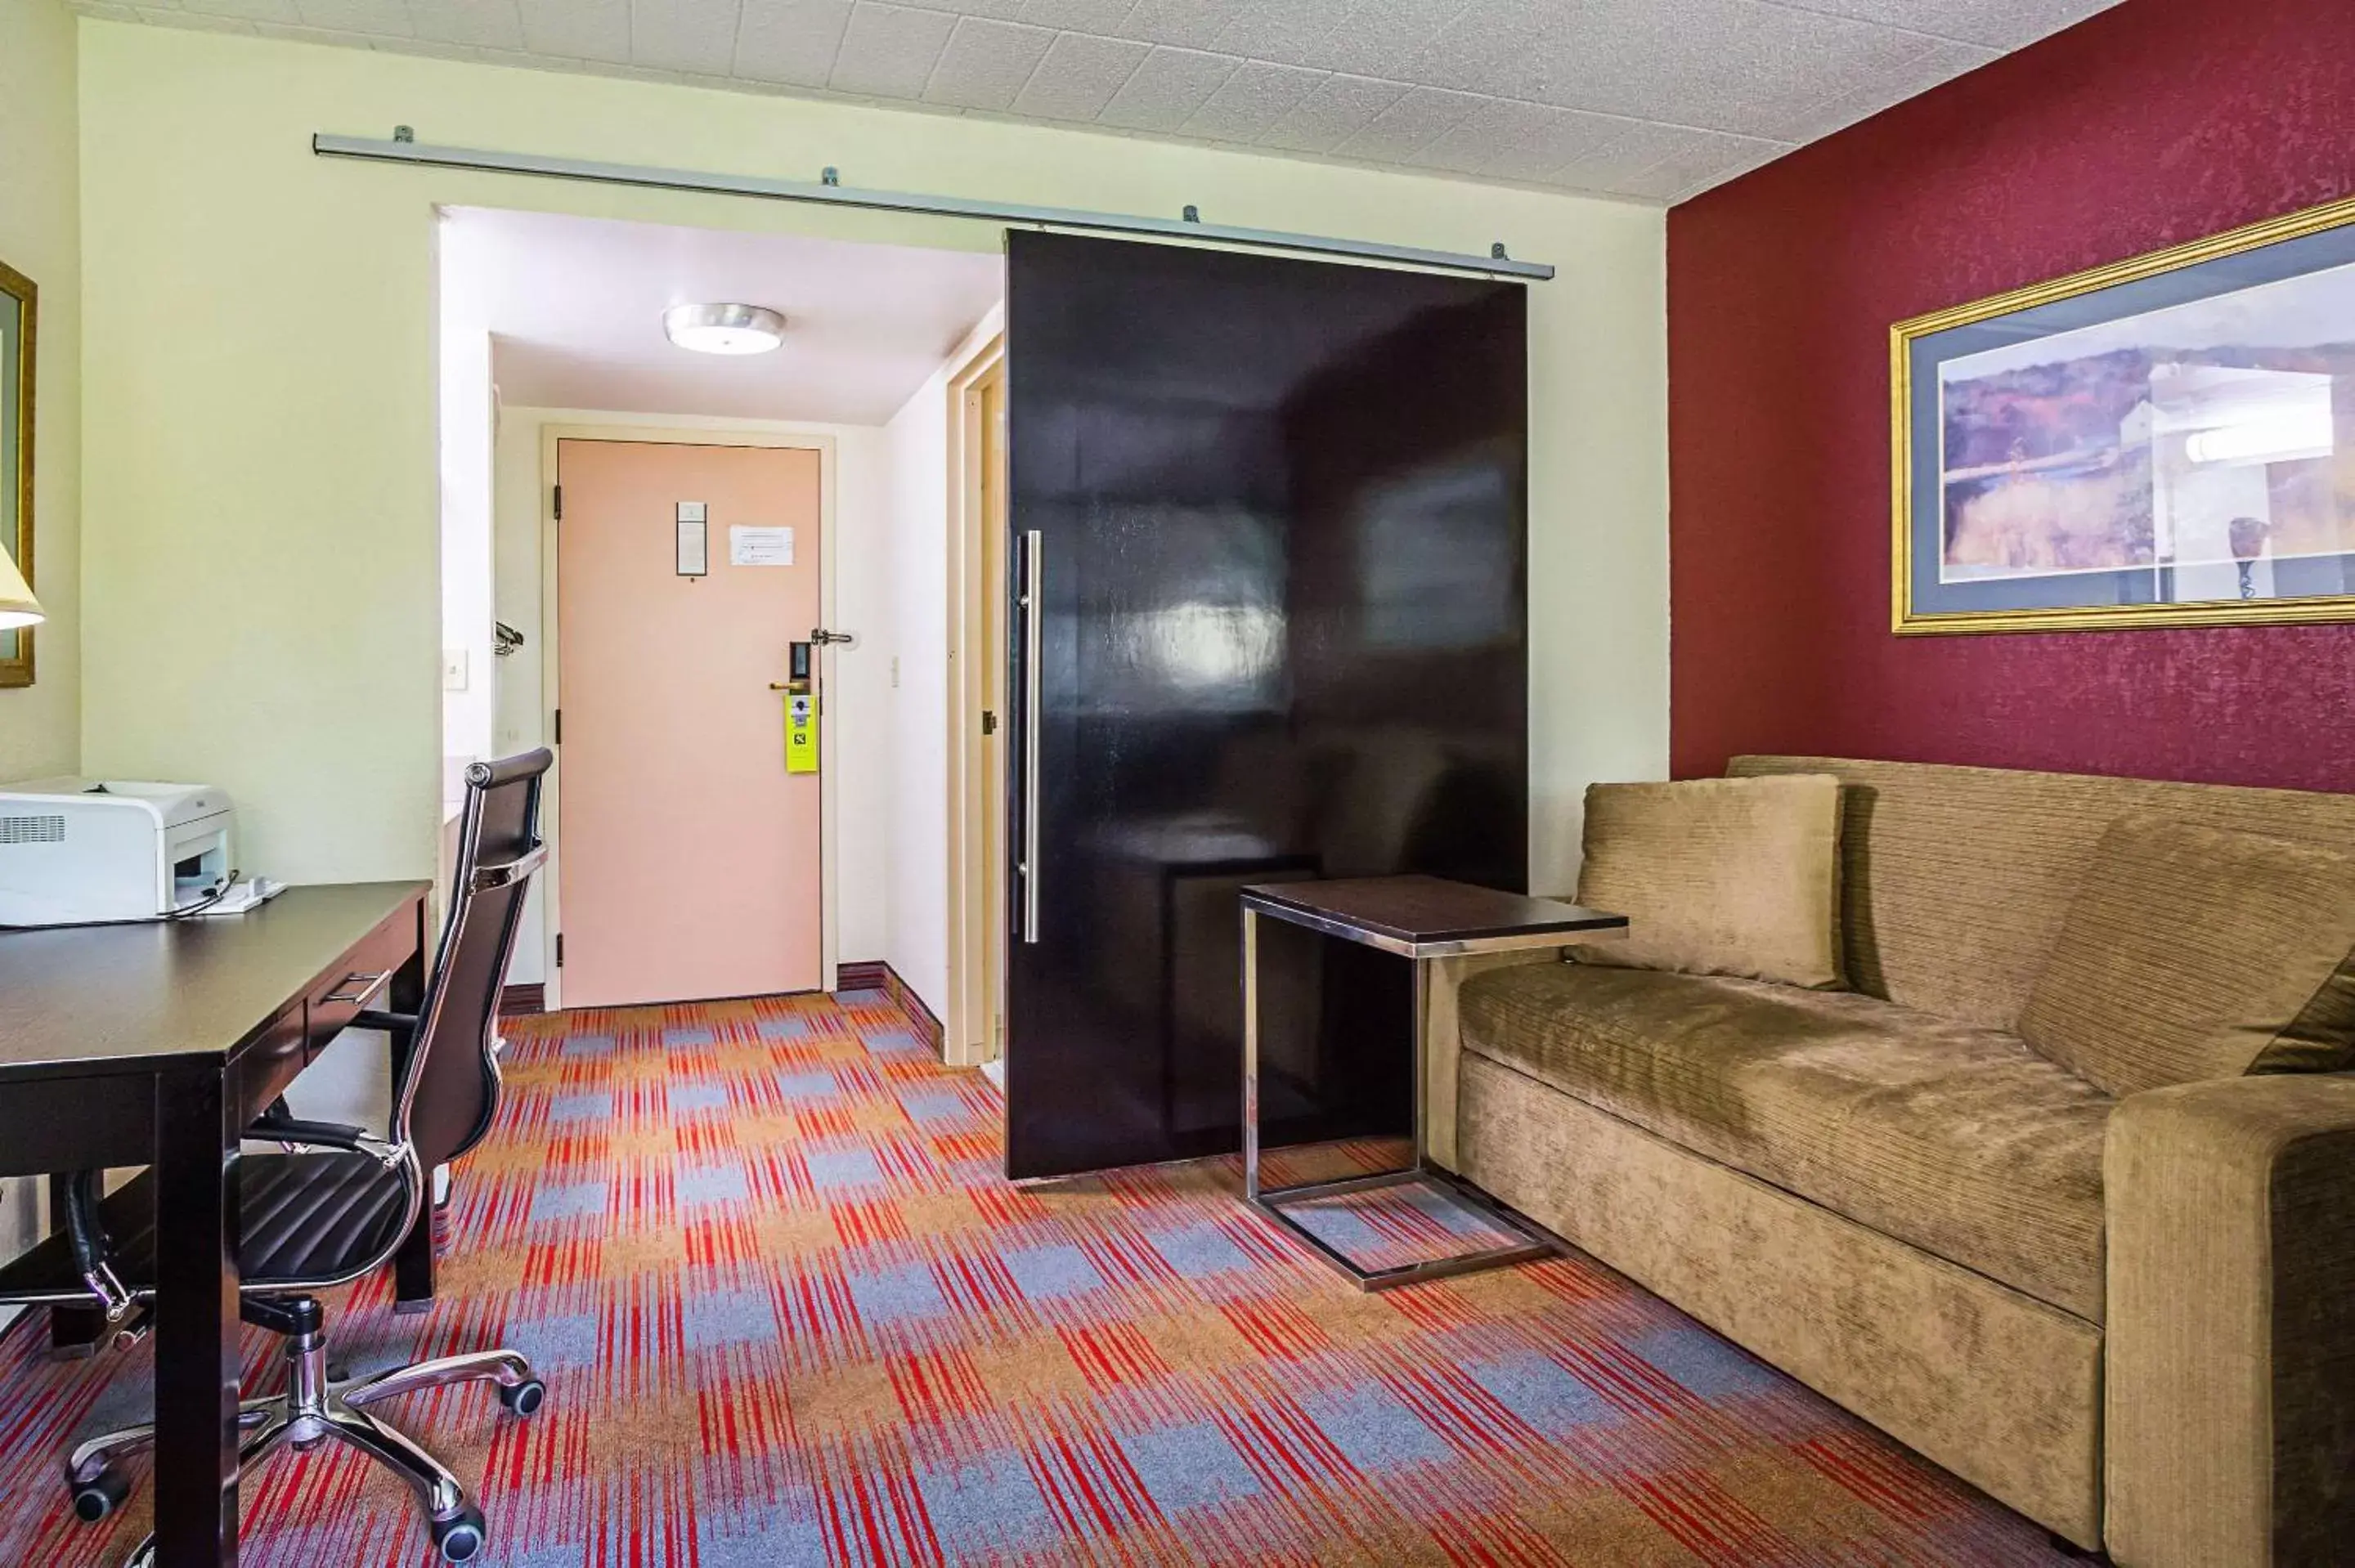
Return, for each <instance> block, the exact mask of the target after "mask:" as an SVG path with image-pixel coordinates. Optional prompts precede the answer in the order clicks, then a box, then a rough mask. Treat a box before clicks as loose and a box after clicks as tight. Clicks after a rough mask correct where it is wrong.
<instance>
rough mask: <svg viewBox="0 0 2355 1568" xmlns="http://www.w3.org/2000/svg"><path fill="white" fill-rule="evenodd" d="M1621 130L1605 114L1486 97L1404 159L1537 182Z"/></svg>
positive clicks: (1603, 144)
mask: <svg viewBox="0 0 2355 1568" xmlns="http://www.w3.org/2000/svg"><path fill="white" fill-rule="evenodd" d="M1626 131H1627V122H1625V121H1624V120H1617V119H1613V118H1611V117H1610V116H1607V115H1602V114H1582V113H1580V112H1579V111H1577V110H1575V109H1551V108H1548V107H1547V106H1545V105H1543V104H1538V103H1519V102H1515V101H1512V100H1509V99H1502V98H1487V99H1482V100H1481V101H1479V104H1478V106H1477V107H1476V108H1475V109H1474V110H1473V111H1472V112H1471V113H1470V114H1468V115H1466V116H1465V118H1464V120H1463V122H1461V123H1459V124H1458V125H1457V126H1456V127H1455V129H1454V130H1453V131H1450V132H1447V133H1446V134H1445V135H1444V136H1441V137H1439V138H1438V139H1437V140H1436V141H1434V142H1433V143H1431V144H1430V145H1428V146H1426V147H1424V148H1423V150H1422V151H1420V152H1418V153H1415V154H1411V155H1410V156H1409V157H1408V159H1407V160H1406V161H1407V162H1409V163H1412V164H1415V165H1416V166H1417V167H1420V168H1428V169H1444V170H1445V171H1447V172H1448V173H1451V174H1459V175H1476V176H1478V177H1480V178H1482V179H1491V180H1518V181H1521V182H1524V183H1526V184H1530V185H1543V184H1546V183H1547V182H1549V181H1550V180H1551V179H1552V178H1553V176H1554V172H1555V171H1556V170H1558V169H1560V168H1561V167H1562V166H1563V165H1564V164H1570V163H1573V162H1575V161H1577V160H1578V159H1580V158H1584V157H1590V156H1592V155H1593V154H1596V153H1598V152H1600V151H1601V150H1602V149H1604V148H1605V147H1608V146H1609V145H1610V144H1611V143H1614V142H1615V141H1617V140H1619V139H1620V138H1621V137H1623V136H1625V134H1626Z"/></svg>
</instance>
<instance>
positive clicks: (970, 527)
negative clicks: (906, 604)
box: [941, 329, 1007, 1067]
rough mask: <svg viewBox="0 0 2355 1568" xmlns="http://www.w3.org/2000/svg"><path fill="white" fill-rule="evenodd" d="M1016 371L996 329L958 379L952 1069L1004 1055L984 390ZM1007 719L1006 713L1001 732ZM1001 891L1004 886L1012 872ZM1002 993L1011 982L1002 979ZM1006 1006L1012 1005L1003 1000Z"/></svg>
mask: <svg viewBox="0 0 2355 1568" xmlns="http://www.w3.org/2000/svg"><path fill="white" fill-rule="evenodd" d="M1005 373H1006V334H1005V332H1004V331H1003V329H1000V330H999V331H996V332H995V333H992V334H990V335H989V337H988V338H986V340H985V341H984V342H983V343H982V344H981V345H980V346H979V347H978V348H976V349H975V350H974V351H973V352H972V353H971V354H970V355H966V356H965V357H964V359H963V361H962V363H960V364H958V365H957V366H956V368H955V370H954V371H953V372H952V373H951V374H950V376H949V380H948V387H947V393H946V395H947V397H948V433H949V440H948V474H947V483H948V494H949V504H948V531H947V537H946V539H945V540H944V541H943V544H944V546H945V549H946V551H947V556H948V599H949V602H948V633H949V634H948V650H949V671H948V677H949V679H948V736H947V742H948V744H947V756H948V768H949V777H948V817H949V821H948V852H949V853H948V867H947V870H948V914H949V929H948V1017H947V1018H946V1019H944V1020H943V1021H942V1023H943V1027H942V1036H941V1056H942V1059H943V1061H944V1062H945V1063H946V1064H947V1065H950V1066H952V1067H977V1066H979V1065H982V1064H983V1063H984V1062H986V1061H990V1060H993V1059H995V1058H996V1054H997V1053H996V1050H995V1049H993V1044H994V1043H993V1042H992V1041H991V1039H990V1037H989V1033H988V1018H989V1012H990V1002H991V998H992V994H993V991H992V987H991V984H990V976H989V973H988V965H987V960H986V954H987V952H988V950H989V948H988V942H987V937H986V927H985V924H984V923H985V922H986V921H989V920H994V919H997V918H999V917H1000V915H1001V912H1002V909H1003V904H1002V900H1000V899H998V898H996V897H993V896H992V893H991V886H992V880H993V879H992V877H991V874H990V873H991V868H990V867H989V866H988V865H987V864H986V863H984V857H983V854H982V845H983V843H984V842H985V832H984V827H983V821H982V818H983V813H985V812H986V811H987V810H989V779H988V778H987V777H986V770H985V769H984V768H983V766H982V746H981V715H982V711H983V709H984V708H986V707H987V706H988V695H989V685H988V677H989V669H988V666H989V661H988V659H987V657H986V653H987V650H986V648H984V647H983V646H982V641H983V635H984V628H985V627H986V625H987V622H986V620H985V619H984V617H983V613H982V603H983V596H984V595H985V594H986V593H989V592H991V591H993V589H992V588H991V585H989V584H987V583H986V582H984V581H983V580H982V575H983V574H982V561H983V558H984V552H983V549H982V543H981V529H982V526H983V523H984V519H985V518H986V515H987V512H986V507H985V505H984V503H983V498H982V483H983V475H982V470H981V454H982V450H983V449H982V439H981V395H980V392H981V386H982V384H983V383H984V382H986V381H987V380H988V379H989V378H990V377H992V376H1004V375H1005ZM1006 716H1007V715H1004V714H1000V715H998V722H999V726H1000V730H1001V733H1002V732H1003V729H1004V725H1005V721H1006ZM998 871H999V876H1000V880H999V883H998V885H999V887H1000V889H1001V891H1002V888H1003V882H1002V877H1003V872H1004V868H1003V867H999V868H998ZM999 981H1000V987H999V989H1000V990H1002V986H1003V977H1002V976H1000V977H999ZM1001 1000H1002V999H1001Z"/></svg>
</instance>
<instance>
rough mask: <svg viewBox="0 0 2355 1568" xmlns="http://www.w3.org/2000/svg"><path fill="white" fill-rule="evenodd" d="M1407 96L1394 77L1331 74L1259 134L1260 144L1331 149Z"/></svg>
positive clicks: (1311, 150)
mask: <svg viewBox="0 0 2355 1568" xmlns="http://www.w3.org/2000/svg"><path fill="white" fill-rule="evenodd" d="M1405 96H1406V89H1405V88H1403V87H1401V86H1400V85H1399V84H1398V83H1397V82H1394V81H1377V80H1375V79H1373V78H1372V77H1369V76H1342V75H1339V74H1335V75H1332V76H1328V77H1327V78H1325V79H1324V80H1322V81H1320V82H1318V83H1317V84H1316V91H1314V92H1312V93H1310V94H1309V95H1308V96H1307V97H1305V98H1304V99H1302V100H1301V101H1299V102H1298V103H1296V104H1295V105H1293V107H1292V111H1291V112H1289V113H1287V114H1286V115H1284V118H1283V119H1281V120H1279V121H1277V122H1275V123H1274V124H1273V125H1272V126H1270V127H1269V128H1268V131H1267V133H1266V134H1265V135H1263V136H1262V137H1260V138H1259V145H1261V146H1263V147H1278V148H1282V149H1284V151H1286V152H1293V153H1329V152H1331V151H1332V150H1333V149H1334V148H1336V147H1337V146H1339V145H1340V144H1341V143H1344V142H1346V141H1348V139H1349V138H1350V137H1352V136H1354V135H1356V134H1357V133H1358V132H1360V131H1363V130H1364V129H1365V128H1366V127H1367V126H1369V125H1370V124H1372V123H1373V122H1374V116H1376V115H1377V114H1380V112H1381V111H1383V110H1385V109H1388V108H1389V107H1390V106H1391V104H1393V103H1396V102H1397V101H1399V100H1400V99H1401V98H1403V97H1405Z"/></svg>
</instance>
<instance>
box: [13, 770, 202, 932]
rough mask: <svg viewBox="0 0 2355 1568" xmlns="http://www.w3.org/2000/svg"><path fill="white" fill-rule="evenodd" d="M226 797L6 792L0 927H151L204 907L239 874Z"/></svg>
mask: <svg viewBox="0 0 2355 1568" xmlns="http://www.w3.org/2000/svg"><path fill="white" fill-rule="evenodd" d="M234 829H235V818H234V816H233V814H232V812H231V811H230V809H229V795H228V793H227V792H226V791H224V790H220V789H213V788H212V787H211V786H209V785H205V784H148V783H140V782H137V781H134V780H125V779H31V780H28V781H27V782H26V783H22V784H9V785H0V926H59V925H86V924H95V923H97V922H100V921H107V920H153V919H155V918H157V917H158V916H165V915H170V914H172V913H174V912H175V911H178V910H186V909H189V908H192V907H194V906H197V905H201V904H204V903H205V902H206V900H208V898H210V897H212V895H215V894H216V893H218V892H220V891H222V890H223V889H225V888H227V887H228V886H229V878H230V876H231V875H232V874H234V872H235V870H236V866H237V863H236V859H235V855H234V853H233V848H234V846H233V842H232V835H233V832H234Z"/></svg>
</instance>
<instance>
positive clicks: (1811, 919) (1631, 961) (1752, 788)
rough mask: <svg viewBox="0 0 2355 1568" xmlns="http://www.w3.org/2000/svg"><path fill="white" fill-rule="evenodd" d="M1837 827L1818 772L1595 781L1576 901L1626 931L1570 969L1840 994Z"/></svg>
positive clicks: (1835, 800) (1831, 789) (1831, 791)
mask: <svg viewBox="0 0 2355 1568" xmlns="http://www.w3.org/2000/svg"><path fill="white" fill-rule="evenodd" d="M1839 822H1840V799H1839V780H1838V779H1834V778H1832V777H1831V776H1830V775H1828V774H1816V775H1812V776H1808V775H1801V776H1797V777H1792V778H1783V779H1687V780H1684V781H1681V782H1678V783H1674V784H1596V785H1593V786H1591V787H1590V788H1589V789H1587V791H1586V832H1585V861H1584V863H1583V864H1582V867H1581V868H1580V871H1579V875H1578V901H1579V902H1580V903H1581V904H1583V905H1585V906H1587V907H1588V908H1590V909H1608V910H1612V911H1613V912H1614V913H1616V914H1621V915H1625V916H1627V917H1628V932H1627V938H1626V939H1625V941H1619V942H1603V943H1597V944H1595V945H1593V946H1592V947H1587V948H1581V949H1579V951H1578V953H1577V955H1576V956H1577V958H1578V959H1579V961H1581V962H1582V963H1596V964H1606V965H1614V966H1618V967H1622V968H1626V969H1677V970H1680V971H1682V972H1684V973H1686V974H1696V975H1741V976H1745V977H1747V978H1749V979H1752V980H1780V981H1782V982H1783V983H1784V984H1785V985H1803V986H1838V985H1839V984H1840V983H1841V975H1840V940H1839Z"/></svg>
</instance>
